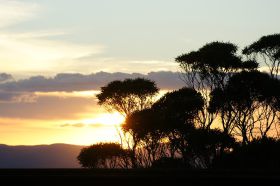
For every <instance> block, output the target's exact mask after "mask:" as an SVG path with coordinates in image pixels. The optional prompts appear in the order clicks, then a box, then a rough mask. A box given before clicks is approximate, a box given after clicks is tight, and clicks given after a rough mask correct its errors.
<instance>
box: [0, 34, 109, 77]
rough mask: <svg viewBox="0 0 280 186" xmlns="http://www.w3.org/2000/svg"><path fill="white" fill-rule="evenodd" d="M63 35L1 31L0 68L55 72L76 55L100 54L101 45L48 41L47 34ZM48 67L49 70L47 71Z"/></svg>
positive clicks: (14, 70)
mask: <svg viewBox="0 0 280 186" xmlns="http://www.w3.org/2000/svg"><path fill="white" fill-rule="evenodd" d="M54 34H63V33H58V32H53V33H52V32H45V33H41V32H39V33H36V32H34V33H26V34H24V33H3V32H0V40H1V42H0V61H2V62H1V64H0V68H1V69H4V70H5V71H9V72H21V73H22V72H30V71H44V72H48V71H54V69H55V70H60V69H67V67H68V66H71V64H73V63H76V62H77V61H75V59H76V58H79V57H82V56H86V55H88V54H98V53H102V51H103V48H104V47H103V46H101V45H95V44H79V43H72V42H67V41H63V40H51V39H50V38H48V36H53V35H54ZM48 69H49V70H48Z"/></svg>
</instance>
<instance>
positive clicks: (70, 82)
mask: <svg viewBox="0 0 280 186" xmlns="http://www.w3.org/2000/svg"><path fill="white" fill-rule="evenodd" d="M279 7H280V1H279V0H266V1H264V0H235V1H232V0H211V1H210V0H79V1H78V0H53V1H50V0H0V71H1V74H0V143H2V144H9V145H19V144H21V145H34V144H52V143H70V144H91V143H96V142H100V141H114V140H116V139H117V134H116V130H115V124H118V123H120V122H121V121H122V118H121V117H120V116H119V115H118V114H117V113H112V114H108V113H107V112H106V111H105V110H104V109H103V108H102V107H100V106H99V105H97V100H96V97H95V94H97V93H98V91H99V88H100V87H101V86H104V85H105V84H106V83H108V82H110V81H113V80H116V79H125V78H135V77H139V76H140V77H145V78H150V79H152V80H155V81H156V83H157V84H158V86H159V87H160V88H161V89H162V90H164V91H167V90H172V89H177V88H180V87H182V86H183V85H184V84H183V82H182V81H181V80H180V78H179V75H178V70H179V69H178V65H177V64H176V63H175V62H174V58H175V57H176V56H178V55H180V54H182V53H185V52H189V51H191V50H196V49H198V48H199V47H201V46H202V45H204V44H205V43H207V42H211V41H231V42H233V43H235V44H237V45H239V47H240V48H241V49H242V48H243V47H244V46H246V45H248V44H251V43H252V42H253V41H255V40H257V39H259V38H260V37H261V36H263V35H268V34H273V33H279V31H280V24H279V19H280V13H279Z"/></svg>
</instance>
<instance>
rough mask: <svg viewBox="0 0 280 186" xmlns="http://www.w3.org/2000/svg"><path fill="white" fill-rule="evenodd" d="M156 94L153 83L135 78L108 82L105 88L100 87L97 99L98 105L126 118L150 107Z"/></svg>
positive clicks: (156, 89)
mask: <svg viewBox="0 0 280 186" xmlns="http://www.w3.org/2000/svg"><path fill="white" fill-rule="evenodd" d="M157 93H158V88H157V87H156V84H155V82H153V81H151V80H148V79H143V78H136V79H125V80H124V81H113V82H110V83H109V84H108V85H107V86H105V87H101V93H100V94H98V95H97V98H98V103H99V104H100V105H104V106H105V107H106V108H107V109H108V110H109V111H112V110H115V111H117V112H119V113H121V114H123V115H125V116H126V115H129V114H130V113H132V112H134V111H137V110H143V109H145V108H148V107H150V106H151V104H152V103H153V97H154V96H155V95H156V94H157Z"/></svg>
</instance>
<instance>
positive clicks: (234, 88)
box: [78, 34, 280, 169]
mask: <svg viewBox="0 0 280 186" xmlns="http://www.w3.org/2000/svg"><path fill="white" fill-rule="evenodd" d="M176 62H177V63H178V64H179V66H180V68H181V70H182V76H181V78H182V80H183V81H184V82H185V83H186V87H183V88H182V89H179V90H174V91H172V92H168V93H166V94H165V95H163V96H162V97H161V98H159V99H156V96H157V95H158V93H159V89H158V88H157V86H156V84H155V82H153V81H150V80H148V79H141V78H138V79H126V80H124V81H113V82H111V83H109V84H108V85H106V86H104V87H102V88H101V93H100V94H98V95H97V98H98V100H99V104H100V105H103V106H105V107H106V108H107V109H108V111H117V112H119V113H121V114H123V115H124V116H125V117H126V120H125V122H124V124H123V125H122V126H121V129H120V130H119V131H118V132H119V135H120V139H121V140H120V141H121V142H120V144H116V143H103V144H102V143H101V144H96V145H92V146H90V147H87V148H84V149H83V150H82V151H81V153H80V155H79V156H78V160H79V162H80V164H81V165H82V166H83V167H87V168H147V167H154V168H203V169H205V168H227V169H234V168H238V169H240V168H248V169H251V168H254V169H255V168H256V169H279V168H280V158H279V157H280V140H279V137H280V134H279V133H278V130H279V129H280V128H279V127H280V80H279V78H278V74H279V70H280V67H279V65H280V34H274V35H268V36H264V37H262V38H260V39H259V40H258V41H256V42H254V43H253V44H251V45H249V46H247V47H246V48H244V49H243V50H242V54H240V53H239V52H238V47H237V46H236V45H234V44H232V43H225V42H212V43H208V44H206V45H204V46H203V47H201V48H200V49H199V50H197V51H192V52H190V53H186V54H182V55H180V56H178V57H177V58H176ZM260 69H262V71H260Z"/></svg>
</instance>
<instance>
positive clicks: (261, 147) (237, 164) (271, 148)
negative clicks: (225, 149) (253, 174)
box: [214, 138, 280, 171]
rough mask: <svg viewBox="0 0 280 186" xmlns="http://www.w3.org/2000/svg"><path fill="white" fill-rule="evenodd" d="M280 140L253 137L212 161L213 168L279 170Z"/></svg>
mask: <svg viewBox="0 0 280 186" xmlns="http://www.w3.org/2000/svg"><path fill="white" fill-rule="evenodd" d="M279 156H280V141H279V140H276V139H273V138H259V139H255V140H253V141H252V142H250V143H249V144H247V145H246V146H239V147H238V148H235V150H234V151H233V152H231V153H228V154H225V155H224V156H223V157H221V158H220V159H217V160H216V161H215V163H214V168H227V169H238V170H244V169H251V170H252V169H255V170H270V171H271V170H279V168H280V159H279Z"/></svg>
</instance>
